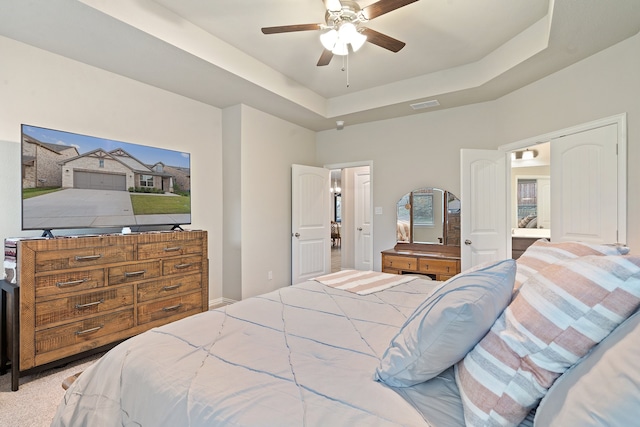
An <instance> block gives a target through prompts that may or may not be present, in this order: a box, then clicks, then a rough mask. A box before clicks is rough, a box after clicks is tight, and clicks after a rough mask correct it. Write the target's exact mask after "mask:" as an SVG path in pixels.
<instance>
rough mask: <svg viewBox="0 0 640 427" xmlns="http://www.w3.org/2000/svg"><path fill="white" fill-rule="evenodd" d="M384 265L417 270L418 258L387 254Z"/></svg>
mask: <svg viewBox="0 0 640 427" xmlns="http://www.w3.org/2000/svg"><path fill="white" fill-rule="evenodd" d="M383 267H386V268H395V269H398V270H416V269H417V268H418V259H417V258H415V257H407V256H397V255H385V256H384V265H383Z"/></svg>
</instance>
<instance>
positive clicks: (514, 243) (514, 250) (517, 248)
mask: <svg viewBox="0 0 640 427" xmlns="http://www.w3.org/2000/svg"><path fill="white" fill-rule="evenodd" d="M538 240H540V237H513V238H511V258H513V259H518V258H520V255H522V254H523V253H524V252H525V251H526V250H527V248H528V247H529V246H531V245H533V243H534V242H536V241H538Z"/></svg>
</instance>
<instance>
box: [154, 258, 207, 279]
mask: <svg viewBox="0 0 640 427" xmlns="http://www.w3.org/2000/svg"><path fill="white" fill-rule="evenodd" d="M200 271H202V256H201V255H195V256H186V257H180V258H171V259H165V260H163V261H162V275H163V276H169V275H171V274H177V273H180V274H186V273H193V272H200Z"/></svg>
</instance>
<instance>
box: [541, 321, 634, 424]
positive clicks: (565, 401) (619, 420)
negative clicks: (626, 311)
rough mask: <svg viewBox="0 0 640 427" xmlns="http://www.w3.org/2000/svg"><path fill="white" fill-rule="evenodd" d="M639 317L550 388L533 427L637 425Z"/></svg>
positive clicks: (613, 334)
mask: <svg viewBox="0 0 640 427" xmlns="http://www.w3.org/2000/svg"><path fill="white" fill-rule="evenodd" d="M638 348H640V312H637V313H636V314H634V315H633V316H631V317H630V318H629V319H627V320H626V321H625V322H624V323H623V324H622V325H620V326H618V327H617V328H616V329H615V330H614V331H613V332H612V333H611V335H609V336H608V337H607V338H606V339H604V340H603V341H602V342H601V343H600V344H598V345H597V346H596V347H595V348H594V349H593V351H592V352H591V353H590V354H589V355H588V356H587V357H586V358H585V359H584V360H583V361H581V362H580V363H578V364H577V365H575V366H573V367H572V368H571V369H569V370H568V371H567V372H565V373H564V374H562V376H561V377H560V378H558V380H557V381H556V382H555V383H554V384H553V386H552V387H551V389H549V392H548V393H547V395H546V396H545V397H544V399H542V402H540V406H538V411H537V412H536V417H535V424H534V425H535V426H538V427H564V426H568V425H576V426H580V427H611V426H616V427H627V426H632V425H637V423H638V420H639V419H640V393H639V392H638V391H639V390H640V357H638Z"/></svg>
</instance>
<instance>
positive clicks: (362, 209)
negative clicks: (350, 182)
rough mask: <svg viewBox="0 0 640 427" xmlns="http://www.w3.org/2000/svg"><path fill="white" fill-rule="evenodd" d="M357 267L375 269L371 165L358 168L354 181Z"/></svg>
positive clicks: (366, 269) (359, 268)
mask: <svg viewBox="0 0 640 427" xmlns="http://www.w3.org/2000/svg"><path fill="white" fill-rule="evenodd" d="M354 193H355V194H354V197H355V205H354V216H355V221H354V222H355V224H354V225H355V227H356V232H355V268H356V270H365V271H368V270H373V259H372V256H373V236H372V235H371V178H370V174H369V167H363V168H357V170H356V171H355V183H354Z"/></svg>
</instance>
